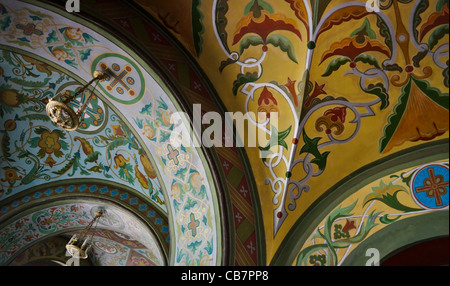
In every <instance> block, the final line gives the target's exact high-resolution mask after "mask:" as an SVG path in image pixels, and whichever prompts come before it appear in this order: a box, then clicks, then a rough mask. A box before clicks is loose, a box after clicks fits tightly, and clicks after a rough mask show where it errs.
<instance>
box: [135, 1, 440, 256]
mask: <svg viewBox="0 0 450 286" xmlns="http://www.w3.org/2000/svg"><path fill="white" fill-rule="evenodd" d="M135 2H136V3H137V4H140V5H141V6H142V7H143V8H145V9H147V11H148V12H149V13H150V14H152V15H153V16H154V17H155V18H157V19H159V20H160V22H161V24H163V25H165V26H166V27H167V28H168V30H170V26H171V24H170V23H188V22H191V23H193V24H192V27H194V29H193V31H192V34H191V35H190V39H188V40H187V38H188V36H189V35H185V34H183V35H182V36H181V35H180V34H179V33H177V32H174V31H172V33H173V35H174V36H175V37H176V38H177V39H178V40H180V42H182V44H183V45H184V46H185V47H186V48H187V49H188V50H189V51H190V52H191V53H192V56H193V57H194V58H196V60H197V62H198V63H199V65H200V66H201V67H202V69H203V70H204V71H205V73H206V75H207V76H208V78H209V79H210V81H211V82H212V84H213V86H214V88H215V89H216V91H217V93H218V96H219V97H220V99H221V100H222V102H223V103H224V105H225V107H226V109H227V110H228V111H241V112H254V113H257V112H258V111H261V112H266V113H267V114H268V115H269V114H270V111H273V112H278V116H279V118H278V123H279V125H278V128H276V129H275V128H272V126H271V125H270V124H268V123H269V122H270V121H269V120H268V119H267V118H269V116H267V118H264V116H262V117H256V116H255V117H253V120H251V121H252V122H253V124H254V125H255V126H257V127H258V128H260V129H261V130H262V131H263V132H266V133H267V134H268V135H267V137H269V138H270V137H272V138H277V139H278V141H277V143H278V144H276V145H277V146H276V147H275V148H272V149H270V151H272V152H273V154H272V156H271V157H269V158H266V159H263V160H261V156H260V155H261V151H266V150H264V148H265V146H266V144H267V141H265V142H260V145H259V148H251V147H247V148H246V152H247V154H248V156H249V158H250V164H251V166H252V170H253V173H254V175H255V181H256V182H257V187H258V194H259V198H260V201H261V207H262V213H263V220H264V230H265V238H266V245H267V248H266V251H267V259H268V261H270V259H271V257H273V255H274V254H275V252H276V251H277V249H278V247H279V245H280V243H281V242H282V241H283V239H285V237H286V235H287V234H288V233H289V231H290V229H291V228H292V226H293V225H294V224H295V223H296V222H297V220H298V219H299V217H301V216H302V214H304V213H305V212H306V211H307V210H308V209H309V208H311V207H312V206H313V205H314V203H315V202H316V201H317V200H318V199H319V198H321V196H322V195H324V194H325V193H326V191H327V190H329V189H330V188H331V187H333V185H334V184H336V183H338V182H340V181H342V180H345V179H346V177H347V176H348V175H350V174H352V173H354V172H356V171H357V170H359V169H361V168H365V166H368V165H370V164H372V163H373V162H376V161H377V160H380V159H383V158H395V157H396V156H398V154H400V153H401V152H402V151H405V152H408V151H407V150H410V148H414V147H417V146H421V145H423V146H425V145H426V144H428V143H430V142H433V141H440V140H441V141H443V142H448V116H449V114H448V108H449V106H448V104H449V99H448V87H449V68H448V49H449V46H448V11H449V4H448V1H443V0H436V1H428V0H416V1H414V0H411V1H398V0H390V1H380V6H379V7H375V8H379V11H374V7H373V6H372V8H371V9H367V7H366V4H367V3H366V1H314V0H313V1H302V0H285V1H269V0H249V1H237V0H235V1H232V0H230V1H225V0H211V1H190V3H191V15H186V13H184V14H182V13H178V12H177V11H176V10H171V9H169V8H167V9H166V10H165V11H163V10H164V7H160V8H159V9H155V8H154V7H155V5H156V2H157V1H146V4H143V1H135ZM150 3H153V4H150ZM158 15H166V16H167V17H165V18H164V19H170V23H167V22H166V21H164V19H162V18H161V17H159V18H158ZM194 39H195V40H194ZM193 42H195V44H193ZM220 55H222V56H220ZM276 135H278V136H276ZM266 139H268V138H266ZM447 170H448V169H447ZM446 190H447V191H448V188H447V189H446Z"/></svg>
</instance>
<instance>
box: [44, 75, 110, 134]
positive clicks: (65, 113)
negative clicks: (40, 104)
mask: <svg viewBox="0 0 450 286" xmlns="http://www.w3.org/2000/svg"><path fill="white" fill-rule="evenodd" d="M108 78H109V76H108V75H107V74H105V73H103V72H101V71H95V72H94V78H93V79H92V80H91V81H90V82H88V83H87V84H86V85H85V86H83V87H82V88H80V89H79V90H77V91H76V92H75V93H74V94H73V95H72V94H71V93H70V91H66V93H64V94H62V93H58V94H57V95H56V96H55V97H53V98H51V99H50V100H49V102H48V103H47V107H46V111H47V115H48V116H49V117H50V120H51V121H52V122H53V123H55V124H56V125H57V126H59V127H61V128H63V129H65V130H67V131H74V130H77V129H78V127H79V125H80V123H81V122H82V120H83V119H82V118H83V114H84V111H85V110H86V108H87V107H88V105H89V102H90V100H91V97H92V94H93V93H94V90H95V87H94V88H93V90H92V91H91V92H90V93H89V97H88V98H87V99H86V101H85V102H84V103H83V104H82V105H81V106H80V107H79V109H78V110H77V111H75V110H73V109H72V108H71V107H70V106H69V103H70V102H71V101H74V100H75V98H76V97H77V96H78V95H80V94H82V93H83V92H84V91H85V90H86V89H87V88H88V87H89V86H90V85H91V84H92V83H93V82H95V81H97V84H98V82H99V81H100V82H101V81H105V80H106V79H108Z"/></svg>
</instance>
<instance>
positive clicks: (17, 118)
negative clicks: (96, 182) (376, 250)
mask: <svg viewBox="0 0 450 286" xmlns="http://www.w3.org/2000/svg"><path fill="white" fill-rule="evenodd" d="M28 2H30V1H25V2H20V1H6V0H4V1H3V2H1V3H0V34H1V35H2V37H1V40H0V44H1V45H3V46H2V54H1V60H2V62H0V64H1V65H0V68H1V70H0V72H1V75H0V76H1V77H0V79H1V80H2V81H1V82H0V86H1V92H2V93H1V98H0V100H1V103H2V105H1V110H0V111H1V112H2V114H1V117H2V124H1V126H0V128H3V130H2V156H3V157H2V158H5V161H3V160H2V171H1V172H3V174H2V177H1V184H2V191H1V193H0V200H3V202H4V204H2V208H1V209H0V210H1V211H2V212H3V213H4V214H7V213H8V211H9V210H10V209H14V207H16V206H17V204H19V205H21V204H23V203H24V202H25V201H26V200H28V199H29V197H28V198H27V195H29V194H32V193H35V192H36V191H37V192H39V191H38V190H33V188H31V189H29V188H30V187H33V185H34V184H38V182H47V180H49V179H64V180H71V179H73V178H83V177H88V176H89V175H88V173H89V174H95V176H96V177H97V178H100V179H102V181H103V180H105V181H108V180H109V181H110V182H112V181H115V182H118V183H119V184H120V185H123V186H126V188H124V189H125V190H131V189H135V190H136V192H135V193H133V192H132V191H131V192H124V190H121V189H120V188H117V189H118V190H119V193H120V199H119V197H118V196H117V193H116V192H115V187H117V185H114V184H113V185H112V186H113V187H111V186H110V185H108V190H106V189H105V193H104V194H105V195H107V196H111V197H115V199H117V200H120V201H122V202H125V201H126V204H127V205H128V204H130V205H131V207H132V208H134V209H135V210H136V212H140V213H141V217H143V218H145V219H146V220H147V221H148V222H149V224H150V225H152V226H153V229H154V230H156V231H157V232H158V233H159V234H158V236H159V241H160V242H163V241H164V242H165V243H166V244H167V245H169V241H171V242H172V243H170V244H171V245H170V246H169V247H170V255H171V256H170V258H169V259H168V261H169V263H171V264H175V265H210V264H215V265H217V264H220V263H221V262H220V261H221V259H222V257H221V256H222V255H223V253H221V249H222V246H223V245H222V243H223V242H222V241H221V237H222V235H223V233H222V232H223V231H225V229H224V225H223V224H222V223H223V221H222V218H220V215H219V213H220V211H219V208H218V198H217V188H218V186H217V185H216V184H218V183H217V182H213V179H212V176H211V171H210V170H209V168H208V166H207V164H206V163H205V160H204V156H203V155H202V153H201V151H199V150H200V149H195V148H189V147H188V146H187V145H182V146H180V147H179V148H176V147H174V146H172V145H171V144H170V141H169V137H170V135H171V133H172V132H173V130H174V129H175V127H176V126H175V125H174V124H173V122H171V121H170V120H169V118H170V115H171V114H172V113H174V112H176V111H178V110H180V109H181V108H180V106H179V104H178V103H177V102H176V100H174V97H173V96H172V92H171V91H170V90H169V89H167V87H166V85H165V84H163V81H164V80H161V78H159V77H158V75H157V74H156V73H155V72H154V71H153V70H152V68H150V67H149V66H147V64H146V63H144V61H142V60H141V58H140V57H139V56H138V55H137V54H135V52H133V51H131V50H129V49H126V48H123V44H117V43H119V41H117V39H115V38H113V37H110V36H106V35H107V34H108V33H106V32H104V31H100V30H99V29H97V28H93V26H92V25H89V24H87V23H86V22H84V21H80V20H79V19H78V20H77V18H76V17H75V16H74V17H72V16H71V15H70V14H68V13H65V12H64V11H62V12H61V11H58V13H61V14H64V16H65V17H68V18H69V19H67V18H64V17H62V16H61V15H59V14H58V13H55V12H53V11H57V10H55V9H54V8H51V7H50V6H46V5H44V6H45V8H46V9H44V8H42V7H38V6H34V5H30V4H29V3H28ZM83 2H85V3H86V6H85V7H89V8H90V9H92V11H95V7H96V5H100V6H99V7H102V8H104V12H105V17H109V20H111V21H113V22H115V23H116V24H117V25H118V26H120V27H121V29H123V30H124V31H127V32H129V34H130V35H131V37H135V38H137V39H139V41H140V42H139V43H141V44H142V46H143V47H145V48H148V50H149V51H150V52H151V53H152V55H155V56H156V57H157V58H158V61H159V62H160V64H161V66H165V68H166V69H167V71H168V72H169V73H171V74H172V75H173V79H174V80H175V82H177V84H179V85H180V87H181V89H182V91H183V93H185V94H186V95H187V97H188V98H189V100H190V103H196V102H198V103H201V104H202V110H201V113H202V115H204V114H205V113H206V112H207V111H219V112H224V111H231V112H243V113H246V112H247V113H251V112H253V113H254V114H257V115H254V116H253V117H251V120H249V122H248V123H249V124H250V125H253V126H254V127H256V128H258V129H259V131H262V133H264V134H266V138H265V139H263V140H261V141H260V142H258V146H256V147H245V148H242V150H241V149H239V148H234V147H233V148H216V149H215V150H216V151H217V154H218V156H217V157H218V161H219V163H220V165H221V166H220V167H221V169H220V174H221V176H222V177H224V178H225V184H226V187H225V188H226V189H227V190H228V191H229V192H228V193H229V194H228V195H229V199H230V201H231V203H230V204H231V209H232V211H231V210H229V212H230V214H228V215H229V216H230V218H229V220H230V229H233V231H232V232H231V233H232V234H234V235H235V237H234V240H233V243H232V246H234V247H235V250H233V251H232V252H233V253H232V258H234V259H235V260H234V261H233V262H234V264H235V265H254V264H257V263H260V264H265V265H266V264H267V265H268V264H271V262H272V263H276V262H277V261H278V262H279V261H282V262H283V264H286V263H287V264H292V265H341V264H345V263H346V258H347V257H349V256H351V255H352V251H355V249H357V248H358V245H359V244H361V243H362V242H363V241H364V240H365V239H367V238H368V237H371V236H375V235H376V233H377V232H378V231H380V230H382V229H387V228H389V227H391V226H393V225H395V224H396V223H398V222H401V221H403V220H405V219H407V218H411V217H417V216H421V215H426V214H429V213H435V212H442V211H444V212H447V213H448V191H449V187H448V180H449V179H448V154H447V155H442V154H441V153H448V116H449V114H448V103H449V99H448V86H449V85H448V81H449V79H448V78H449V74H448V71H449V70H448V48H449V47H448V10H449V4H448V1H445V0H435V1H430V0H401V1H400V0H385V1H380V7H379V8H380V10H379V11H377V12H375V11H372V10H367V7H366V1H344V0H337V1H319V0H310V1H307V0H284V1H278V0H276V1H275V0H246V1H241V0H188V1H183V3H182V4H180V5H179V3H176V4H174V2H175V1H170V0H169V1H163V2H164V3H161V1H156V0H155V1H153V0H148V1H141V0H135V1H133V2H134V4H133V5H134V6H133V5H132V4H130V3H128V2H127V3H126V4H124V3H125V2H126V1H125V2H120V1H116V0H110V1H109V0H108V1H106V2H104V1H95V0H89V1H83ZM97 2H98V3H97ZM100 2H101V3H100ZM107 2H108V3H110V4H111V5H109V6H108V5H106V6H105V3H107ZM116 2H117V3H116ZM176 2H178V1H176ZM30 3H33V2H30ZM121 5H122V6H121ZM137 7H142V8H143V9H145V10H146V11H147V12H148V13H149V14H150V15H151V16H153V17H154V19H156V21H159V22H160V24H161V26H163V27H165V29H166V30H167V31H168V32H170V33H171V34H172V36H173V37H174V38H176V39H177V40H178V41H179V42H180V43H181V44H182V45H183V46H184V47H183V49H184V50H183V49H182V52H180V49H179V47H177V45H178V44H174V41H173V40H171V38H169V37H167V36H165V34H163V33H161V31H159V30H158V29H155V28H154V27H152V25H153V24H152V22H146V20H145V17H143V16H142V13H140V12H136V11H134V10H138V9H139V8H137ZM372 9H373V7H372ZM187 11H189V12H187ZM93 15H94V14H93ZM186 51H187V52H189V53H191V57H188V58H189V60H188V61H186V57H185V55H184V54H183V53H185V52H186ZM190 60H194V61H196V64H198V65H199V67H200V68H201V69H202V73H198V72H197V71H196V70H193V69H192V68H191V67H190V65H191V64H190V63H189V61H190ZM96 69H99V70H105V71H108V73H109V74H111V75H112V78H111V80H110V81H107V82H105V83H102V84H100V85H99V86H98V89H97V98H96V100H94V101H93V102H92V104H91V106H90V109H89V111H88V116H86V119H85V121H84V125H83V126H82V129H81V130H79V131H77V132H76V133H70V134H69V133H67V132H64V131H62V130H58V129H55V128H52V125H51V124H50V122H48V120H47V119H45V118H44V116H43V115H44V113H43V112H42V111H43V106H45V102H46V98H48V97H50V95H51V94H54V93H55V92H56V91H65V90H66V89H67V87H77V86H81V85H82V83H83V82H87V81H89V80H90V79H91V78H92V74H93V72H94V71H95V70H96ZM203 74H204V75H205V76H206V77H207V79H206V78H205V79H202V76H203ZM47 75H48V76H47ZM205 83H206V84H205ZM209 84H211V86H212V87H213V88H212V89H211V88H208V85H209ZM215 97H217V98H215ZM78 104H79V103H78ZM218 109H219V110H218ZM258 112H259V113H258ZM271 112H272V113H271ZM273 112H276V115H275V116H274V113H273ZM273 120H275V121H273ZM273 122H277V124H278V126H276V127H275V126H274V125H272V124H271V123H273ZM184 123H186V122H184ZM187 125H188V123H187V124H186V126H187ZM185 128H188V127H185ZM246 135H248V134H246ZM244 136H245V135H244ZM224 140H225V139H224ZM268 143H269V144H268ZM270 143H272V145H271V144H270ZM273 143H275V144H273ZM274 145H275V146H274ZM268 146H269V147H268ZM430 146H431V147H436V146H447V152H442V148H436V149H433V148H431V149H433V151H430V152H431V153H433V152H434V153H433V154H431V155H430V154H429V153H427V152H424V154H426V155H427V156H428V157H427V158H426V159H423V158H422V159H421V158H420V156H419V155H417V154H419V153H420V149H421V148H423V149H424V150H428V149H427V148H428V147H430ZM258 147H259V148H258ZM238 149H239V150H238ZM31 150H32V151H33V152H31ZM216 151H215V152H216ZM244 151H245V158H247V157H248V165H249V167H247V166H246V165H247V162H245V161H246V159H245V160H243V162H241V159H239V158H238V157H239V156H238V155H237V154H241V153H244ZM199 152H200V153H199ZM436 152H437V153H436ZM263 153H264V154H266V155H267V154H269V156H267V157H265V158H262V157H261V154H263ZM438 153H439V154H438ZM408 154H415V155H414V156H411V159H410V161H407V160H406V159H405V156H406V157H407V156H408ZM436 155H438V156H436ZM424 156H425V155H424ZM7 158H8V160H7ZM397 159H398V160H397ZM383 160H387V161H389V162H391V161H392V162H399V163H398V164H399V165H398V166H397V167H393V168H390V173H385V172H381V171H379V172H378V173H376V174H373V173H371V174H370V175H371V178H372V181H371V182H370V183H369V182H366V184H364V185H363V186H359V187H358V189H356V190H353V191H352V192H348V193H345V194H346V195H345V196H339V197H336V198H338V200H337V201H333V202H332V204H331V205H330V206H326V207H323V205H321V204H320V202H321V201H326V200H327V198H328V197H333V196H334V194H333V193H332V191H333V190H335V189H336V186H339V185H340V184H343V185H345V182H346V181H351V179H352V178H353V177H358V172H361V173H364V172H365V171H366V170H371V168H372V167H373V166H374V165H376V164H378V163H379V162H381V161H383ZM405 160H406V161H407V162H408V163H407V164H406V165H407V166H404V163H405ZM14 162H16V163H17V162H19V163H20V164H13V163H14ZM33 166H34V167H33ZM390 167H392V166H390ZM246 168H251V170H246ZM244 170H245V176H244ZM249 173H252V174H253V176H254V178H250V179H249V177H248V174H249ZM109 176H111V177H109ZM70 182H72V181H70ZM430 184H431V185H432V186H435V187H436V188H434V189H433V190H431V189H430V190H428V189H427V188H428V187H429V185H430ZM222 187H223V186H222ZM52 188H53V187H52ZM69 188H70V183H68V184H66V188H65V191H67V190H68V189H69ZM352 188H353V187H352ZM76 189H77V190H78V191H77V192H80V193H83V192H84V191H83V190H85V189H86V188H85V187H81V189H83V190H80V186H79V185H77V187H76ZM99 189H101V188H99ZM52 190H53V191H56V189H55V188H53V189H52ZM93 192H95V194H96V195H100V193H101V194H102V195H103V193H102V192H101V191H98V190H95V191H94V190H92V191H91V193H93ZM99 192H100V193H99ZM253 192H255V193H253ZM41 193H43V192H41ZM49 194H50V192H49ZM46 195H48V194H46ZM135 198H136V199H137V201H136V200H135ZM255 199H257V200H256V201H255ZM145 200H150V201H151V204H152V207H155V208H156V210H157V211H156V212H153V210H150V209H146V208H145V206H144V205H145V202H144V201H145ZM317 205H319V206H321V207H323V210H324V211H323V212H317V210H316V207H317ZM259 208H260V210H259ZM259 211H261V213H262V216H261V215H260V214H259ZM310 213H314V214H316V215H317V217H315V218H314V219H311V218H310V217H311V215H309V214H310ZM166 215H167V217H165V216H166ZM305 218H307V219H308V220H307V222H308V223H311V222H312V223H311V226H310V227H308V232H307V233H303V234H301V236H302V245H296V246H295V247H292V244H290V243H289V241H291V240H292V239H294V240H295V239H296V238H297V237H296V236H295V235H296V234H295V231H294V230H295V229H296V228H298V226H299V225H301V224H302V222H303V219H305ZM159 219H162V221H164V222H163V223H161V220H159ZM0 225H2V226H3V227H4V226H5V224H0ZM168 228H170V235H171V237H170V240H169V234H168ZM259 236H261V237H259ZM297 240H298V239H297ZM16 244H17V243H16ZM11 247H16V246H14V244H11ZM291 247H292V248H291ZM111 249H112V248H111ZM115 249H118V248H117V247H116V248H115ZM287 252H292V253H289V254H287ZM133 253H134V252H133ZM141 254H142V253H141ZM293 255H295V257H293ZM138 256H139V255H136V260H135V262H136V263H139V261H140V262H141V263H145V261H144V260H145V259H144V260H142V257H140V256H139V257H140V258H138ZM280 256H282V258H281V259H280ZM122 260H123V259H122ZM122 260H121V261H122ZM273 261H275V262H273ZM128 262H129V261H128ZM128 262H127V263H128ZM124 263H125V262H124Z"/></svg>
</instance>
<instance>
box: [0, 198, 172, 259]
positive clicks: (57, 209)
mask: <svg viewBox="0 0 450 286" xmlns="http://www.w3.org/2000/svg"><path fill="white" fill-rule="evenodd" d="M99 207H102V208H104V209H105V210H106V212H107V214H105V216H104V217H102V218H101V219H100V220H99V223H98V224H99V227H100V229H101V228H105V229H106V230H103V231H101V230H100V229H99V230H97V231H98V232H99V238H98V239H97V238H96V239H95V240H94V241H93V243H94V245H97V249H96V251H102V248H101V247H100V246H99V245H102V242H103V246H105V245H106V244H108V243H106V240H108V241H111V240H112V237H111V235H109V236H108V234H111V233H113V232H116V234H115V235H116V236H117V235H119V234H122V236H121V238H120V239H118V238H115V239H114V241H115V242H116V244H117V245H120V244H122V245H124V246H126V245H127V243H128V247H120V249H122V253H121V254H120V255H117V256H116V258H117V259H123V257H122V256H127V257H129V255H127V254H130V253H128V252H129V250H130V249H135V250H136V251H137V252H140V253H141V254H140V256H143V257H145V260H146V261H148V262H150V261H153V262H152V263H154V264H157V265H165V258H164V254H163V252H162V249H161V246H160V245H159V243H158V242H157V240H156V239H155V237H154V235H153V234H152V233H151V232H150V231H148V230H147V229H146V227H145V226H144V224H142V222H140V221H139V220H136V218H134V217H133V215H131V214H130V213H129V212H126V211H124V210H123V209H120V208H117V207H114V206H105V205H102V203H101V202H99V203H97V204H95V203H93V202H81V200H79V201H77V202H72V203H69V202H67V203H62V204H55V203H53V205H52V206H47V207H46V208H42V209H38V210H32V211H31V212H29V213H28V214H23V213H22V215H21V216H20V217H16V218H14V219H13V220H12V221H9V222H8V223H7V225H6V226H4V227H3V228H2V230H1V231H0V232H1V237H2V241H1V244H2V249H4V251H2V253H1V256H0V259H1V262H2V265H4V264H5V263H7V261H8V260H10V259H14V258H15V256H17V255H19V254H20V253H21V252H22V251H23V250H25V249H27V247H28V246H29V245H30V244H31V243H33V242H36V241H39V240H44V239H46V238H48V237H49V236H51V235H53V234H58V233H62V232H67V233H70V232H71V231H74V230H77V229H80V228H83V227H85V226H86V225H87V224H88V223H89V221H91V220H92V215H93V214H94V212H95V211H96V210H98V208H99ZM108 229H109V230H110V231H108ZM124 238H127V239H124ZM118 241H119V242H118ZM96 242H98V243H96ZM120 242H121V243H120ZM105 243H106V244H105ZM132 245H134V247H131V246H132ZM111 249H112V248H111ZM115 249H116V250H117V248H115ZM138 249H140V251H138ZM103 251H104V249H103ZM136 251H135V252H136ZM111 252H113V250H111ZM119 256H120V257H119ZM136 256H139V255H136ZM105 259H112V256H111V257H109V258H108V257H107V256H106V257H105ZM130 259H131V258H130ZM136 259H138V260H139V258H136ZM119 264H120V263H119Z"/></svg>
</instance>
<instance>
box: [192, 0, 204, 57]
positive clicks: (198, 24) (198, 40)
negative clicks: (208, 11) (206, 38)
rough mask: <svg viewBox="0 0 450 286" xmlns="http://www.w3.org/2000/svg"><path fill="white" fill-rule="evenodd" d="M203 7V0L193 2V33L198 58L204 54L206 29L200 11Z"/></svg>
mask: <svg viewBox="0 0 450 286" xmlns="http://www.w3.org/2000/svg"><path fill="white" fill-rule="evenodd" d="M201 6H202V1H201V0H193V1H192V33H193V38H194V47H195V52H196V53H197V57H199V56H200V54H201V53H202V45H203V33H204V32H205V27H204V26H203V18H204V15H203V13H202V11H201V10H200V7H201Z"/></svg>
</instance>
